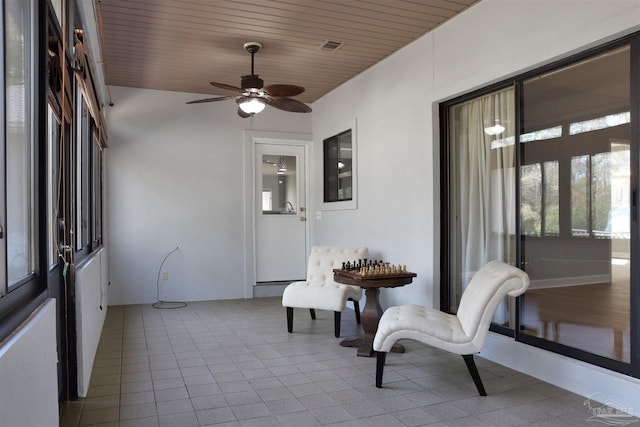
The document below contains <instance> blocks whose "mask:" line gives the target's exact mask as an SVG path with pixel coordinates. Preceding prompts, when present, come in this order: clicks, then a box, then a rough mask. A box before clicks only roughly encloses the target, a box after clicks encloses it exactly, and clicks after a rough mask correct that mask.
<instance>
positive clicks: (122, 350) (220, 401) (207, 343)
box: [60, 297, 598, 427]
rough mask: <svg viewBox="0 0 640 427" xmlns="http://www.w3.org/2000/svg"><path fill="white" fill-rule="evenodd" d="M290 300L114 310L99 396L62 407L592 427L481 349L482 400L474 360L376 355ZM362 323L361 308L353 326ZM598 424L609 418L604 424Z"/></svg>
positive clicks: (251, 421)
mask: <svg viewBox="0 0 640 427" xmlns="http://www.w3.org/2000/svg"><path fill="white" fill-rule="evenodd" d="M293 328H294V333H293V334H289V333H287V330H286V315H285V310H284V308H283V307H282V306H281V304H280V298H278V297H275V298H258V299H251V300H227V301H210V302H194V303H189V305H188V306H187V307H185V308H180V309H154V308H152V307H151V306H150V305H135V306H115V307H109V309H108V312H107V318H106V321H105V326H104V330H103V332H102V337H101V340H100V344H99V348H98V353H97V355H96V361H95V366H94V370H93V373H92V378H91V386H90V391H89V393H88V396H87V398H85V399H80V400H78V401H75V402H65V403H64V404H63V405H62V416H61V420H60V426H61V427H70V426H73V427H75V426H103V427H107V426H108V427H133V426H140V427H153V426H161V427H169V426H174V427H192V426H213V425H215V426H293V427H304V426H324V425H331V426H344V427H347V426H371V427H374V426H381V427H389V426H423V425H428V426H433V427H435V426H474V427H477V426H516V425H535V426H583V425H594V423H593V422H589V421H587V420H588V418H589V417H590V416H591V415H593V414H592V412H591V411H590V410H589V409H588V408H587V407H585V406H584V405H583V403H584V401H585V399H584V398H583V397H581V396H578V395H575V394H572V393H568V392H567V391H565V390H562V389H560V388H557V387H554V386H552V385H549V384H546V383H543V382H540V381H538V380H536V379H535V378H532V377H529V376H527V375H523V374H520V373H518V372H515V371H513V370H510V369H507V368H504V367H502V366H500V365H496V364H494V363H491V362H488V361H486V360H484V359H482V358H476V359H477V362H476V363H477V364H478V368H479V370H480V375H481V376H482V378H483V381H484V384H485V388H486V389H487V393H488V394H489V395H488V396H487V397H480V396H478V394H477V391H476V389H475V386H474V385H473V382H472V380H471V379H470V377H469V375H468V373H467V371H466V367H465V365H464V362H463V360H462V358H461V357H459V356H452V355H449V354H446V353H443V352H440V351H438V350H434V349H431V348H428V347H425V346H423V345H420V344H417V343H413V342H405V345H406V347H407V352H406V353H404V354H395V353H391V354H389V356H388V357H387V367H386V369H385V376H384V383H383V388H382V389H378V388H376V387H375V384H374V377H375V358H363V357H357V356H356V350H355V349H353V348H344V347H340V346H339V345H338V343H339V341H340V339H338V338H334V337H333V313H329V312H322V311H319V312H318V318H317V320H315V321H312V320H311V319H310V317H309V313H308V311H306V310H295V313H294V324H293ZM358 331H359V329H358V327H357V325H356V323H355V319H354V316H353V312H352V311H350V310H348V311H345V312H344V313H343V316H342V335H343V336H350V335H356V334H357V333H358ZM595 424H598V423H595Z"/></svg>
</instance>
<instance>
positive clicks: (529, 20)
mask: <svg viewBox="0 0 640 427" xmlns="http://www.w3.org/2000/svg"><path fill="white" fill-rule="evenodd" d="M638 29H640V2H638V1H635V0H633V1H629V0H610V1H606V2H605V1H580V0H575V1H568V0H566V1H534V0H521V1H513V0H482V1H481V2H480V3H478V4H476V5H474V6H473V7H471V8H470V9H469V10H467V11H465V12H464V13H462V14H460V15H458V16H457V17H456V18H454V19H453V20H451V21H449V22H447V23H446V24H444V25H442V26H440V27H438V28H437V29H436V30H434V31H433V32H431V33H430V34H427V35H425V36H424V37H422V38H420V39H418V40H417V41H415V42H414V43H412V44H411V45H409V46H407V47H406V48H404V49H402V50H401V51H399V52H397V53H396V54H394V55H392V56H390V57H389V58H387V59H386V60H385V61H382V62H381V63H379V64H377V65H376V66H374V67H372V68H370V69H369V70H367V71H365V72H364V73H362V74H360V75H358V76H357V77H355V78H353V79H352V80H350V81H348V82H347V83H345V84H344V85H342V86H340V87H339V88H337V89H336V90H334V91H333V92H331V93H329V94H328V95H326V96H324V97H323V98H321V99H320V100H318V101H317V102H315V103H314V105H313V108H314V112H313V136H314V143H315V147H314V150H315V151H314V154H315V156H314V165H313V166H314V167H313V178H312V182H313V183H314V193H315V197H316V198H315V206H316V209H318V208H319V207H320V202H321V197H322V176H321V174H322V163H321V162H322V154H321V153H322V152H321V149H322V148H321V141H322V139H323V138H326V137H327V136H329V134H328V132H330V130H332V129H335V127H336V126H341V124H342V123H348V122H349V121H350V120H354V119H355V120H356V121H357V130H358V141H357V143H358V153H357V156H358V158H357V161H358V181H359V184H358V188H357V192H358V209H357V210H344V211H323V212H321V219H319V220H317V219H316V220H315V231H316V243H318V244H333V243H349V244H358V245H366V246H368V248H369V251H370V253H371V254H372V257H374V256H377V255H378V254H380V255H381V256H382V257H384V258H385V259H386V260H388V261H390V262H392V263H396V262H399V263H402V264H407V267H408V269H409V270H412V271H415V272H417V273H418V277H417V279H416V280H415V281H414V283H413V284H411V285H409V286H405V287H403V288H396V289H391V290H383V295H382V302H383V306H387V305H397V304H402V303H408V302H415V303H419V304H424V305H428V306H437V305H438V298H439V292H438V289H439V274H440V272H439V257H440V253H439V243H440V239H441V236H440V234H439V198H440V194H439V185H440V171H439V163H438V162H439V149H438V144H439V140H438V138H439V129H438V128H437V126H438V119H437V118H438V103H439V102H441V101H443V100H446V99H450V98H453V97H455V96H457V95H460V94H463V93H467V92H470V91H472V90H473V89H477V88H480V87H484V86H487V85H488V84H490V83H493V82H497V81H501V80H503V79H505V78H507V77H509V76H513V75H517V74H519V73H522V72H524V71H526V70H529V69H532V68H535V67H537V66H540V65H542V64H545V63H549V62H552V61H553V60H555V59H558V58H561V57H566V56H569V55H570V54H573V53H576V52H579V51H581V50H584V49H585V48H587V47H592V46H596V45H599V44H602V43H604V42H606V41H609V40H612V39H615V38H617V37H619V36H621V35H623V34H629V33H631V32H633V31H637V30H638ZM442 238H446V236H445V237H442ZM385 291H386V292H385ZM494 342H495V340H494V341H492V340H489V341H488V343H487V352H486V354H487V357H489V358H494V359H496V357H495V355H496V354H499V352H495V351H494V352H493V353H492V350H493V347H492V345H494ZM511 344H512V345H514V348H513V350H514V351H516V348H515V346H516V345H517V343H515V342H513V340H510V341H509V343H508V344H507V347H508V346H509V345H511ZM500 348H501V349H502V350H504V349H505V346H504V345H502V346H501V347H500ZM507 351H508V350H507ZM545 353H546V352H545ZM518 354H524V355H525V356H524V357H521V358H520V359H518V360H517V361H511V360H510V362H513V364H512V365H511V366H512V367H514V368H516V369H520V370H523V371H527V372H529V373H531V374H533V375H536V372H530V371H529V370H527V369H526V367H527V366H529V365H530V364H531V363H532V360H533V359H534V358H536V356H535V354H536V353H535V352H533V351H532V352H526V351H525V352H522V351H520V353H518ZM547 354H550V353H547ZM527 355H529V357H528V358H527ZM557 359H562V360H560V361H559V360H557ZM496 360H497V359H496ZM554 363H564V364H566V366H567V367H568V368H569V369H567V371H571V372H576V370H575V369H572V368H575V366H577V365H578V364H579V363H578V362H576V361H575V360H572V359H568V358H556V359H554ZM581 365H584V364H581ZM585 369H586V370H585ZM589 369H591V370H593V372H596V371H598V375H593V377H592V378H597V381H598V384H597V385H596V386H595V387H594V388H600V389H601V390H607V391H608V392H610V393H611V394H610V395H609V396H608V397H609V398H611V399H612V400H614V401H616V402H618V403H620V404H625V405H626V406H627V407H631V408H635V410H636V411H637V410H640V409H638V408H640V401H638V397H637V396H640V390H639V389H638V384H637V381H631V384H632V387H634V388H635V390H636V391H639V392H637V393H629V392H628V390H629V387H628V385H629V380H628V377H624V376H620V375H617V374H613V373H611V372H609V371H605V373H604V375H600V372H601V371H603V370H601V369H598V368H595V367H592V366H590V365H589V366H586V367H585V368H584V369H583V370H582V371H580V372H581V375H587V376H588V371H589ZM538 374H540V375H541V374H542V372H541V371H538ZM620 377H624V379H623V380H620ZM545 379H546V380H548V381H551V382H554V380H555V381H556V383H557V385H559V386H561V387H565V388H568V389H570V390H571V389H573V390H574V391H576V392H578V393H584V392H585V389H584V388H583V387H581V384H579V382H576V381H574V379H575V378H572V377H571V376H565V377H562V376H556V377H555V379H554V378H547V377H545ZM605 383H606V384H605ZM618 385H619V387H618Z"/></svg>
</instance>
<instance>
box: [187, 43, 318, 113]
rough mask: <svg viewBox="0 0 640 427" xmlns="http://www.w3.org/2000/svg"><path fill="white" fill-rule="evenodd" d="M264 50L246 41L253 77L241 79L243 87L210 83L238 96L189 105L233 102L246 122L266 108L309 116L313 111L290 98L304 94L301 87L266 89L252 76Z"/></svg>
mask: <svg viewBox="0 0 640 427" xmlns="http://www.w3.org/2000/svg"><path fill="white" fill-rule="evenodd" d="M261 48H262V44H260V43H258V42H247V43H245V44H244V49H245V50H246V51H247V52H249V53H250V54H251V74H248V75H245V76H242V81H241V83H240V87H236V86H231V85H228V84H225V83H218V82H210V83H211V84H212V85H213V86H215V87H217V88H220V89H224V90H228V91H233V92H237V93H238V95H233V96H220V97H215V98H205V99H198V100H195V101H189V102H187V104H199V103H203V102H215V101H225V100H227V99H234V100H235V101H236V104H238V115H239V116H240V117H242V118H244V119H246V118H247V117H251V116H253V115H254V114H256V113H259V112H261V111H262V110H263V109H264V107H265V106H266V105H270V106H272V107H274V108H277V109H279V110H283V111H289V112H292V113H310V112H311V108H310V107H309V106H308V105H306V104H304V103H302V102H300V101H298V100H295V99H293V98H289V97H290V96H296V95H300V94H301V93H302V92H304V88H303V87H302V86H295V85H284V84H274V85H268V86H264V81H263V80H262V79H261V78H260V77H259V76H258V75H257V74H254V73H253V56H254V55H255V54H256V52H258V51H259V50H260V49H261Z"/></svg>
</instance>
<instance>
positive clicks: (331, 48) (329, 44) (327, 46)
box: [320, 40, 344, 52]
mask: <svg viewBox="0 0 640 427" xmlns="http://www.w3.org/2000/svg"><path fill="white" fill-rule="evenodd" d="M342 46H344V43H342V42H337V41H333V40H327V41H325V42H324V43H323V44H322V46H320V50H326V51H327V52H335V51H336V50H338V49H340V48H341V47H342Z"/></svg>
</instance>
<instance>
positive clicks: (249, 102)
mask: <svg viewBox="0 0 640 427" xmlns="http://www.w3.org/2000/svg"><path fill="white" fill-rule="evenodd" d="M238 106H239V107H240V109H241V110H242V111H244V112H245V113H247V114H256V113H259V112H260V111H262V110H264V107H265V103H264V100H263V99H262V98H246V99H244V100H242V101H240V103H239V104H238Z"/></svg>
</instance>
